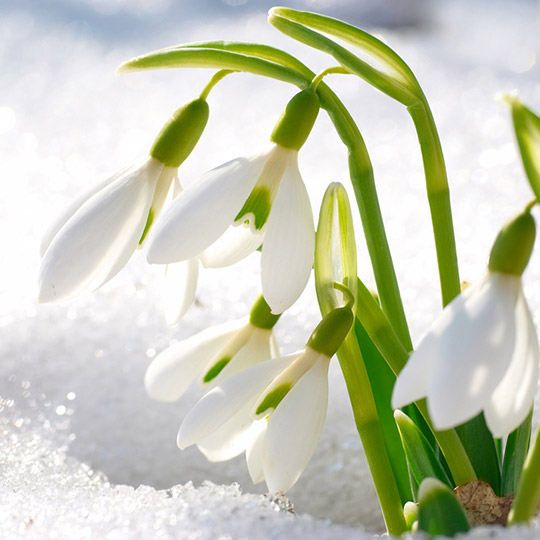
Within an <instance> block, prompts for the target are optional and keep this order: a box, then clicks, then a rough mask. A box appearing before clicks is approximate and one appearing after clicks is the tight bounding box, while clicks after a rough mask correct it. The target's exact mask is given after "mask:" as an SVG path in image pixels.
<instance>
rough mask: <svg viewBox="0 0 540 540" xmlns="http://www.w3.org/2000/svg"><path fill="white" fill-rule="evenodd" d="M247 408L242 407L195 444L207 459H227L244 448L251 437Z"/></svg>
mask: <svg viewBox="0 0 540 540" xmlns="http://www.w3.org/2000/svg"><path fill="white" fill-rule="evenodd" d="M252 423H253V420H252V419H251V418H250V416H249V409H248V408H247V407H243V408H242V409H241V410H240V411H238V412H237V413H236V414H235V415H234V416H232V417H231V418H229V420H227V421H226V422H225V423H224V424H223V425H222V426H220V427H219V428H218V429H217V430H216V431H214V432H213V433H212V434H210V435H209V436H208V437H206V438H205V439H203V440H202V441H200V442H199V443H198V444H197V448H198V449H199V450H200V451H201V452H202V453H203V454H204V456H205V457H206V459H208V461H227V460H228V459H232V458H234V457H236V456H238V455H239V454H241V453H242V452H244V450H245V449H246V446H247V445H248V444H249V441H250V439H251V435H250V432H251V424H252Z"/></svg>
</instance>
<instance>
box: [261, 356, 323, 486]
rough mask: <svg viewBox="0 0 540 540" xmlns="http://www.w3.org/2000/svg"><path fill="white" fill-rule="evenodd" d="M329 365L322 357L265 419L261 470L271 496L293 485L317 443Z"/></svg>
mask: <svg viewBox="0 0 540 540" xmlns="http://www.w3.org/2000/svg"><path fill="white" fill-rule="evenodd" d="M328 364H329V360H328V358H326V357H323V356H322V355H321V357H320V358H319V360H317V362H316V363H315V365H314V366H313V367H312V368H311V369H310V370H309V371H308V372H307V373H306V374H305V375H304V376H303V377H302V378H301V379H300V380H299V381H298V382H297V383H296V384H295V385H294V387H293V388H292V389H291V390H290V391H289V393H288V394H287V395H286V396H285V397H284V398H283V401H282V402H281V403H280V404H279V405H278V407H277V409H276V410H275V411H274V413H273V414H272V415H271V416H270V419H269V420H268V428H267V430H266V452H265V454H264V457H263V469H264V478H265V480H266V484H267V486H268V489H269V491H270V492H271V493H275V492H278V491H283V492H287V491H288V490H289V489H290V488H291V487H292V486H293V485H294V484H295V482H296V481H297V480H298V478H299V477H300V475H301V474H302V471H303V470H304V469H305V468H306V466H307V464H308V462H309V460H310V459H311V456H312V455H313V452H314V451H315V448H316V446H317V443H318V442H319V438H320V436H321V433H322V430H323V427H324V421H325V419H326V409H327V405H328Z"/></svg>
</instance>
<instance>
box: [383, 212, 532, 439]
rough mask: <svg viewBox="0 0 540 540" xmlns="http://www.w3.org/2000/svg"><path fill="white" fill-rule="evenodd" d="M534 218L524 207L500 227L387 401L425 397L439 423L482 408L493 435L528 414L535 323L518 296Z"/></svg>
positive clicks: (455, 421)
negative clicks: (481, 267) (484, 262)
mask: <svg viewBox="0 0 540 540" xmlns="http://www.w3.org/2000/svg"><path fill="white" fill-rule="evenodd" d="M534 237H535V224H534V220H533V218H532V216H531V214H530V210H529V209H528V208H527V209H526V210H525V211H524V212H522V213H520V214H518V215H517V216H516V217H515V218H514V219H512V220H511V221H510V222H509V223H508V224H507V225H506V226H505V227H504V228H503V229H502V230H501V232H500V233H499V236H498V237H497V239H496V241H495V244H494V246H493V249H492V251H491V256H490V260H489V265H488V269H487V272H486V274H485V275H484V277H483V278H482V279H481V280H480V281H478V282H477V283H475V284H473V285H471V286H470V287H468V288H467V289H466V290H465V291H464V292H463V293H462V294H461V295H460V296H458V297H457V298H456V299H455V300H453V301H452V302H451V303H450V304H449V305H448V306H447V307H446V308H445V309H444V310H443V312H442V314H441V315H440V317H439V318H438V319H437V320H436V321H435V323H434V324H433V326H432V327H431V329H430V330H429V332H428V333H427V334H426V336H425V337H424V339H423V340H422V342H421V343H420V345H419V346H418V348H417V349H416V351H415V352H414V353H413V354H412V356H411V358H410V359H409V361H408V363H407V365H406V366H405V368H404V369H403V371H402V372H401V373H400V374H399V376H398V378H397V381H396V385H395V387H394V392H393V396H392V406H393V407H394V408H397V407H402V406H404V405H406V404H408V403H410V402H412V401H415V400H417V399H420V398H422V397H427V405H428V409H429V413H430V416H431V419H432V421H433V425H434V426H435V428H436V429H438V430H445V429H450V428H452V427H455V426H458V425H460V424H462V423H464V422H466V421H468V420H470V419H471V418H473V417H474V416H476V415H477V414H479V413H480V412H481V411H483V412H484V415H485V418H486V423H487V425H488V427H489V429H490V430H491V432H492V433H493V435H494V436H495V437H503V436H505V435H507V434H508V433H510V432H511V431H512V430H514V429H515V428H517V427H518V426H519V424H520V423H521V422H522V421H523V420H524V419H525V418H526V417H527V415H528V414H529V412H530V410H531V408H532V405H533V400H534V395H535V392H536V385H537V379H538V360H539V347H538V338H537V335H536V329H535V327H534V323H533V320H532V317H531V313H530V311H529V308H528V306H527V303H526V301H525V297H524V295H523V287H522V282H521V275H522V274H523V271H524V270H525V268H526V266H527V263H528V261H529V258H530V255H531V251H532V247H533V244H534Z"/></svg>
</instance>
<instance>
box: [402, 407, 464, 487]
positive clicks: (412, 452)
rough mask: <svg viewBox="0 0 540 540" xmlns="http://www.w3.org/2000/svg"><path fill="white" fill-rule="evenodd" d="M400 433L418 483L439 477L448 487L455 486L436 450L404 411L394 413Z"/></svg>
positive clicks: (411, 469) (410, 466)
mask: <svg viewBox="0 0 540 540" xmlns="http://www.w3.org/2000/svg"><path fill="white" fill-rule="evenodd" d="M394 417H395V420H396V424H397V427H398V430H399V435H400V437H401V440H402V442H403V447H404V448H405V455H406V456H407V461H408V463H409V468H410V471H411V474H412V475H413V478H414V479H415V481H416V482H417V483H418V484H421V483H422V480H424V478H429V477H431V478H438V479H439V480H440V481H441V482H444V483H445V484H446V485H447V486H448V487H450V488H453V487H454V486H453V484H452V481H451V480H450V478H448V475H447V474H446V471H445V470H444V468H443V466H442V465H441V463H440V462H439V460H438V458H437V455H436V454H435V451H434V450H433V447H432V446H431V444H429V442H428V440H427V439H426V438H425V437H424V435H423V434H422V432H421V431H420V430H419V429H418V428H417V427H416V425H415V423H414V422H413V421H412V420H411V419H410V418H409V417H408V416H407V415H406V414H405V413H403V412H401V411H400V410H397V411H396V412H395V413H394Z"/></svg>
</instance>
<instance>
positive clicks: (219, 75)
mask: <svg viewBox="0 0 540 540" xmlns="http://www.w3.org/2000/svg"><path fill="white" fill-rule="evenodd" d="M231 73H237V71H234V70H232V69H220V70H219V71H218V72H217V73H214V75H213V76H212V78H211V79H210V80H209V81H208V84H207V85H206V86H205V87H204V88H203V90H202V92H201V95H200V96H199V98H200V99H204V100H206V99H207V98H208V94H210V91H211V90H212V88H214V86H216V84H217V83H218V82H219V81H221V80H222V79H223V78H224V77H226V76H227V75H230V74H231Z"/></svg>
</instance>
